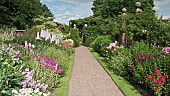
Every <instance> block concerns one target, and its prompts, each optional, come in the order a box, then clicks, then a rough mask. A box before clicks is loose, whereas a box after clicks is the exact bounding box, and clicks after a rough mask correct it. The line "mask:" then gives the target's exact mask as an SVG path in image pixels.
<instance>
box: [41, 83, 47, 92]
mask: <svg viewBox="0 0 170 96" xmlns="http://www.w3.org/2000/svg"><path fill="white" fill-rule="evenodd" d="M40 87H41V89H42V90H43V91H45V90H46V89H47V87H48V85H45V84H44V83H43V84H41V85H40Z"/></svg>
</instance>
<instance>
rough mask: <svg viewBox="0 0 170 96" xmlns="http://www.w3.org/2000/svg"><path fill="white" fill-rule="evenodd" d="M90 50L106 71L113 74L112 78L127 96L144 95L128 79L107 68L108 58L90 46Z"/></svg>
mask: <svg viewBox="0 0 170 96" xmlns="http://www.w3.org/2000/svg"><path fill="white" fill-rule="evenodd" d="M89 50H90V51H91V52H92V54H93V56H94V57H95V58H96V59H97V60H98V62H99V63H100V64H101V65H102V67H103V68H104V69H105V70H106V72H107V73H108V74H109V75H110V76H111V78H112V80H113V81H114V82H115V83H116V85H117V86H118V87H119V89H120V90H121V91H122V92H123V94H124V95H125V96H142V95H141V94H140V93H139V92H138V91H137V90H136V89H135V88H134V87H133V86H132V85H131V84H130V83H129V82H128V81H127V80H126V79H124V78H123V77H120V76H118V75H116V74H115V73H113V72H112V71H110V70H109V69H108V68H107V63H108V61H107V60H106V59H104V58H103V57H101V56H100V55H99V54H98V53H97V52H94V51H93V49H92V48H89Z"/></svg>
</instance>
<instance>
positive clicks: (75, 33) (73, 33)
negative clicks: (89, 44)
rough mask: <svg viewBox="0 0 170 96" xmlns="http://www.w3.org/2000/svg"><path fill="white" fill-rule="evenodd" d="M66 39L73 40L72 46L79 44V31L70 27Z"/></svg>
mask: <svg viewBox="0 0 170 96" xmlns="http://www.w3.org/2000/svg"><path fill="white" fill-rule="evenodd" d="M67 39H72V40H73V41H74V47H78V46H80V37H79V31H78V30H77V29H70V36H68V37H67Z"/></svg>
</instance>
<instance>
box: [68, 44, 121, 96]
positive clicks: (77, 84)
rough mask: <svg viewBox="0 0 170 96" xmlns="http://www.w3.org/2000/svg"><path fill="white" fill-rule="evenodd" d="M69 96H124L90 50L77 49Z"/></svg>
mask: <svg viewBox="0 0 170 96" xmlns="http://www.w3.org/2000/svg"><path fill="white" fill-rule="evenodd" d="M68 96H124V95H123V93H122V92H121V91H120V90H119V89H118V87H117V86H116V85H115V83H114V82H113V81H112V79H111V77H110V76H109V75H108V74H107V72H106V71H105V70H104V69H103V67H102V66H101V65H100V64H99V63H98V61H97V60H96V59H95V58H94V57H93V55H92V54H91V52H90V51H89V50H88V48H86V47H84V46H80V47H78V48H76V49H75V59H74V64H73V69H72V73H71V79H70V82H69V92H68Z"/></svg>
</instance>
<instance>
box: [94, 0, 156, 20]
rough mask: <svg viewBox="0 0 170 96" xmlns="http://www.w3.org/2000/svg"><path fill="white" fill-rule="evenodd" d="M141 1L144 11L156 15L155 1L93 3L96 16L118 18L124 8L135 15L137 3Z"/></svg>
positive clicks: (121, 0) (100, 1) (134, 0)
mask: <svg viewBox="0 0 170 96" xmlns="http://www.w3.org/2000/svg"><path fill="white" fill-rule="evenodd" d="M138 1H140V2H141V4H142V6H141V9H142V10H143V11H145V12H146V11H147V12H148V11H149V12H152V13H154V12H155V11H154V10H153V7H154V0H95V1H93V7H92V10H93V13H94V16H102V17H103V18H107V17H114V16H118V15H120V14H121V13H122V8H126V9H127V10H128V13H135V10H136V6H135V3H136V2H138Z"/></svg>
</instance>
